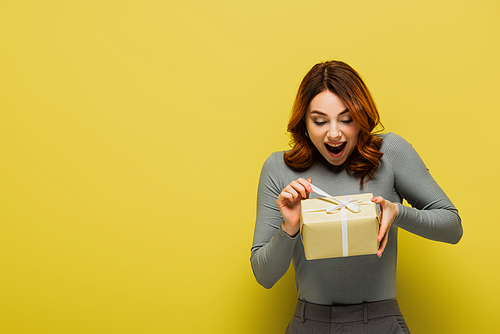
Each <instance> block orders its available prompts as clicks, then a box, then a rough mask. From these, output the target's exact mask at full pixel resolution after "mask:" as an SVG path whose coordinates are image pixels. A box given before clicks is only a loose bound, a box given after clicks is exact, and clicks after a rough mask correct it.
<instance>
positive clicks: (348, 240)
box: [300, 187, 379, 260]
mask: <svg viewBox="0 0 500 334" xmlns="http://www.w3.org/2000/svg"><path fill="white" fill-rule="evenodd" d="M313 190H314V191H315V192H316V193H318V194H320V195H323V196H325V195H326V196H328V197H323V198H312V199H305V200H303V201H302V202H301V214H300V233H301V238H302V243H303V244H304V252H305V256H306V259H308V260H316V259H326V258H332V257H347V256H355V255H366V254H376V253H377V251H378V248H379V242H378V241H377V235H378V230H379V218H378V214H377V208H376V205H375V204H374V203H373V202H371V199H372V197H373V195H372V194H358V195H348V196H339V197H332V196H330V195H328V194H327V193H325V192H323V191H322V190H321V189H319V188H317V187H313Z"/></svg>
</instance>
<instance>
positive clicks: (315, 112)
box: [311, 109, 349, 116]
mask: <svg viewBox="0 0 500 334" xmlns="http://www.w3.org/2000/svg"><path fill="white" fill-rule="evenodd" d="M348 112H349V110H348V109H346V110H344V111H342V112H341V113H340V114H339V116H342V115H343V114H347V113H348ZM311 114H318V115H321V116H328V115H327V114H325V113H324V112H321V111H319V110H313V111H311Z"/></svg>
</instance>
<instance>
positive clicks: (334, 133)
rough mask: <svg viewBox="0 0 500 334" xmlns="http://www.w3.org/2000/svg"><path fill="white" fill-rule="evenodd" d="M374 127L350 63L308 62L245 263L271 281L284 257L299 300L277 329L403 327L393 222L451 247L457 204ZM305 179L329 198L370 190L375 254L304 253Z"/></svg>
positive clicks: (263, 181)
mask: <svg viewBox="0 0 500 334" xmlns="http://www.w3.org/2000/svg"><path fill="white" fill-rule="evenodd" d="M379 124H380V119H379V114H378V111H377V109H376V107H375V103H374V102H373V99H372V97H371V95H370V92H369V91H368V88H367V87H366V85H365V84H364V83H363V81H362V80H361V78H360V76H359V75H358V73H356V71H355V70H354V69H352V68H351V67H350V66H349V65H347V64H345V63H343V62H339V61H330V62H325V63H320V64H316V65H315V66H314V67H313V68H312V69H311V70H310V71H309V72H308V73H307V75H306V76H305V77H304V79H303V81H302V83H301V85H300V87H299V91H298V93H297V97H296V100H295V104H294V106H293V112H292V116H291V119H290V122H289V123H288V131H289V132H290V133H291V134H292V138H293V148H292V149H291V150H290V151H287V152H275V153H273V154H272V155H271V156H270V157H269V158H268V159H267V160H266V162H265V163H264V166H263V168H262V173H261V176H260V181H259V189H258V198H257V219H256V225H255V233H254V240H253V246H252V254H251V264H252V269H253V272H254V275H255V278H256V279H257V281H258V282H259V283H260V284H261V285H262V286H264V287H266V288H271V287H272V286H273V285H274V284H275V283H276V282H277V281H278V280H279V279H280V278H281V277H282V276H283V275H284V274H285V272H286V271H287V270H288V267H289V265H290V261H292V262H293V266H294V269H295V281H296V286H297V293H298V299H299V300H298V303H297V307H296V310H295V314H294V316H293V318H292V320H291V321H290V323H289V325H288V328H287V330H286V333H308V334H311V333H336V332H342V333H384V334H388V333H409V330H408V327H407V325H406V323H405V321H404V318H403V317H402V314H401V311H400V309H399V306H398V303H397V301H396V263H397V261H396V258H397V240H398V238H397V234H398V228H403V229H405V230H407V231H409V232H412V233H415V234H417V235H420V236H422V237H425V238H428V239H431V240H438V241H442V242H448V243H452V244H455V243H457V242H458V241H459V240H460V239H461V237H462V225H461V220H460V216H459V215H458V211H457V210H456V209H455V207H454V206H453V204H452V203H451V201H450V200H449V199H448V197H447V196H446V194H445V193H444V192H443V190H441V188H440V187H439V186H438V184H437V183H436V182H435V181H434V179H433V178H432V176H431V175H430V173H429V171H428V170H427V168H426V166H425V165H424V163H423V162H422V160H421V159H420V157H419V155H418V154H417V152H416V151H415V150H414V149H413V147H412V146H411V145H410V144H409V143H408V142H406V141H405V140H404V139H403V138H401V137H399V136H398V135H396V134H393V133H388V134H378V135H376V134H373V133H372V131H373V130H374V129H375V128H376V127H377V125H379ZM311 183H314V184H315V185H317V186H318V187H320V188H321V189H323V190H324V191H326V192H327V193H329V194H331V195H333V196H341V195H353V194H359V193H373V195H374V196H375V197H373V199H372V201H373V202H374V203H376V204H377V207H378V209H379V212H380V213H379V215H380V230H379V234H378V240H379V241H380V248H379V250H378V253H377V254H376V255H363V256H352V257H342V258H331V259H322V260H306V258H305V256H304V248H303V245H302V241H301V239H300V236H299V235H298V234H299V221H300V201H301V200H302V199H305V198H309V197H322V196H317V195H316V194H315V193H314V192H313V190H312V188H311ZM403 198H404V199H406V200H407V201H408V203H410V204H411V205H412V208H409V207H406V206H403V205H402V204H401V203H402V200H403Z"/></svg>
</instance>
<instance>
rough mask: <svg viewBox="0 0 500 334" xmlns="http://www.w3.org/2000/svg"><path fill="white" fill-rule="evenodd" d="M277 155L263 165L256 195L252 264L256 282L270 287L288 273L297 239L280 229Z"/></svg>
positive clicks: (280, 187) (281, 219) (279, 186)
mask: <svg viewBox="0 0 500 334" xmlns="http://www.w3.org/2000/svg"><path fill="white" fill-rule="evenodd" d="M276 158H277V157H276V155H275V154H273V155H271V156H270V157H269V158H268V159H267V160H266V162H265V163H264V166H263V167H262V172H261V175H260V180H259V188H258V193H257V219H256V223H255V232H254V239H253V246H252V249H251V257H250V259H251V264H252V270H253V272H254V275H255V278H256V279H257V282H259V284H261V285H262V286H263V287H265V288H268V289H269V288H271V287H272V286H273V285H274V284H275V283H276V282H277V281H278V280H279V279H280V278H281V277H282V276H283V275H284V274H285V273H286V271H287V270H288V268H289V266H290V262H291V260H292V256H293V250H294V247H295V243H296V241H297V240H298V238H299V237H298V236H295V237H293V238H292V237H290V236H289V235H288V234H286V233H285V232H284V231H283V230H282V229H281V227H280V226H281V223H282V222H283V218H282V217H281V214H280V212H279V210H278V207H277V206H276V199H277V198H278V196H279V194H280V193H281V190H282V186H281V185H279V184H278V181H277V178H275V177H273V175H276V173H277V169H276Z"/></svg>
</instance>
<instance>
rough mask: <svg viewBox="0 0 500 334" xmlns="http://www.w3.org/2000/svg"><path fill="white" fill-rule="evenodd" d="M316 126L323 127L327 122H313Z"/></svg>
mask: <svg viewBox="0 0 500 334" xmlns="http://www.w3.org/2000/svg"><path fill="white" fill-rule="evenodd" d="M313 123H314V124H316V125H323V124H326V122H325V121H313Z"/></svg>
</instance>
